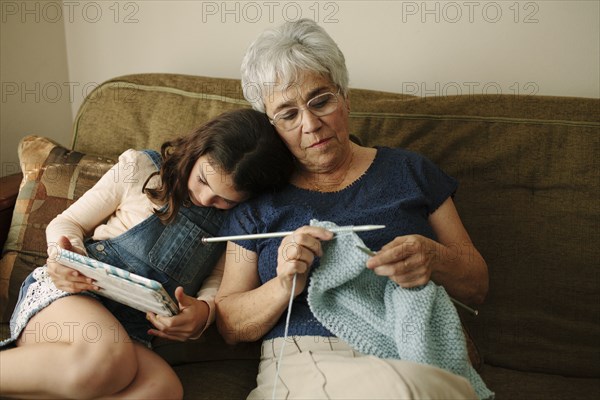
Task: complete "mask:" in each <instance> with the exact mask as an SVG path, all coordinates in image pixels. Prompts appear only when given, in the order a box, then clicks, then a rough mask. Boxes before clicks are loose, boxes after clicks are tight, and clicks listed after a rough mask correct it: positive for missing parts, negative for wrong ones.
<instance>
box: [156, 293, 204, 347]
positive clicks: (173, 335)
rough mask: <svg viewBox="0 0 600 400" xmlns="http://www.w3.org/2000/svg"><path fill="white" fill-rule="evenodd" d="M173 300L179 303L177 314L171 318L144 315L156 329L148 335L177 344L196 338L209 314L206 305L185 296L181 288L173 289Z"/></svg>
mask: <svg viewBox="0 0 600 400" xmlns="http://www.w3.org/2000/svg"><path fill="white" fill-rule="evenodd" d="M175 298H176V299H177V301H178V302H179V314H177V315H174V316H172V317H162V316H160V315H156V314H154V313H147V314H146V317H147V318H148V320H149V321H150V322H151V323H152V325H154V326H155V327H156V329H150V330H148V334H149V335H153V336H159V337H162V338H165V339H170V340H176V341H179V342H184V341H186V340H188V339H190V338H197V337H198V336H199V335H200V334H201V333H202V331H203V330H204V327H205V326H206V322H207V320H208V315H209V312H210V310H209V307H208V304H207V303H206V302H204V301H202V300H198V299H197V298H195V297H192V296H188V295H186V294H185V293H184V292H183V288H182V287H181V286H179V287H178V288H177V289H175Z"/></svg>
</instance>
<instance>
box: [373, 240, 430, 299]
mask: <svg viewBox="0 0 600 400" xmlns="http://www.w3.org/2000/svg"><path fill="white" fill-rule="evenodd" d="M439 246H440V245H439V243H437V242H435V241H433V240H431V239H428V238H426V237H424V236H421V235H407V236H399V237H397V238H395V239H394V240H392V241H391V242H390V243H388V244H386V245H385V246H383V247H382V248H381V250H379V251H378V252H377V254H376V255H375V256H373V257H371V258H370V259H369V260H368V261H367V268H369V269H371V270H373V272H375V273H376V274H377V275H381V276H387V277H389V278H390V279H391V280H393V281H394V282H396V283H397V284H398V285H400V286H402V287H405V288H410V287H416V286H422V285H425V284H427V283H428V282H429V280H430V279H431V273H432V271H433V267H434V263H435V261H436V254H437V251H436V249H437V248H438V247H439Z"/></svg>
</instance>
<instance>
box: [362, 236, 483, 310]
mask: <svg viewBox="0 0 600 400" xmlns="http://www.w3.org/2000/svg"><path fill="white" fill-rule="evenodd" d="M356 247H357V248H358V249H359V250H360V251H362V252H363V253H365V254H367V255H369V256H371V257H372V256H374V255H376V254H377V253H375V252H374V251H373V250H371V249H368V248H366V247H363V246H358V245H357V246H356ZM448 297H450V296H448ZM450 300H451V301H452V302H453V303H454V304H456V305H457V306H460V307H462V308H464V309H465V310H467V311H468V312H470V313H471V314H473V315H479V311H478V310H475V309H473V308H471V307H469V306H468V305H466V304H463V303H461V302H460V301H458V300H456V299H453V298H452V297H450Z"/></svg>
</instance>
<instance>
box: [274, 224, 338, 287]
mask: <svg viewBox="0 0 600 400" xmlns="http://www.w3.org/2000/svg"><path fill="white" fill-rule="evenodd" d="M332 238H333V233H332V232H330V231H328V230H326V229H324V228H321V227H317V226H303V227H301V228H298V229H296V230H295V231H294V233H293V234H291V235H289V236H286V237H285V238H284V239H283V240H282V241H281V244H280V245H279V250H278V251H277V254H278V255H277V278H276V279H279V282H280V283H281V285H282V286H283V287H284V288H285V289H286V290H287V291H288V292H290V291H291V290H292V281H293V279H294V275H296V274H297V275H298V277H297V278H296V279H297V280H296V290H295V292H294V296H298V295H299V294H300V293H302V291H303V290H304V287H305V286H306V280H307V277H308V271H309V270H310V266H311V265H312V263H313V261H314V259H315V257H320V256H322V255H323V249H322V248H321V240H331V239H332Z"/></svg>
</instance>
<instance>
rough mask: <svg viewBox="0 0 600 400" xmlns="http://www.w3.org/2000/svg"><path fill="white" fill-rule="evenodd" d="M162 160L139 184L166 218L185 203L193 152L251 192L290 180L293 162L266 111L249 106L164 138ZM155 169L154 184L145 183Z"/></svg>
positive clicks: (240, 190)
mask: <svg viewBox="0 0 600 400" xmlns="http://www.w3.org/2000/svg"><path fill="white" fill-rule="evenodd" d="M160 152H161V155H162V158H163V163H162V167H161V169H160V171H158V172H155V173H154V174H152V175H151V176H150V177H148V180H146V183H145V184H144V189H143V190H144V192H145V193H146V195H147V196H148V197H149V198H150V199H151V200H152V201H153V202H154V203H156V204H161V205H166V207H163V208H162V209H160V210H158V209H157V210H155V213H156V214H157V215H158V216H159V218H160V219H161V220H162V221H163V222H165V223H168V222H171V221H172V220H173V219H174V218H175V216H176V215H177V213H178V211H179V207H181V206H182V205H183V204H186V205H187V204H189V203H190V201H189V194H188V179H189V176H190V173H191V171H192V168H193V167H194V165H195V163H196V161H197V160H198V158H200V157H201V156H203V155H207V156H208V157H209V159H210V161H211V162H212V163H213V166H214V167H216V168H218V169H219V170H220V171H222V172H223V173H226V174H228V175H231V177H232V179H233V184H234V187H235V189H236V190H237V191H239V192H243V193H245V194H247V195H249V196H250V197H252V196H255V195H257V194H258V193H261V192H263V191H266V190H270V189H271V190H273V189H276V188H279V187H281V186H283V185H284V184H286V183H287V182H288V181H289V178H290V176H291V174H292V171H293V168H294V161H293V157H292V154H291V153H290V151H289V150H288V148H287V147H286V145H285V144H284V143H283V141H282V140H281V138H280V137H279V135H278V134H277V132H276V131H275V129H274V127H273V126H272V125H271V123H270V122H269V119H268V118H267V116H266V115H265V114H263V113H260V112H258V111H255V110H252V109H239V110H234V111H229V112H225V113H223V114H221V115H219V116H218V117H217V118H214V119H212V120H211V121H209V122H207V123H206V124H204V125H202V126H201V127H200V128H198V129H196V130H195V131H194V132H192V133H191V134H189V135H186V136H182V137H180V138H178V139H175V140H171V141H168V142H165V143H163V145H162V146H161V149H160ZM157 174H159V175H160V178H161V183H160V185H159V186H158V187H157V188H147V187H146V185H147V184H148V181H149V180H150V178H152V177H153V176H154V175H157Z"/></svg>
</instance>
